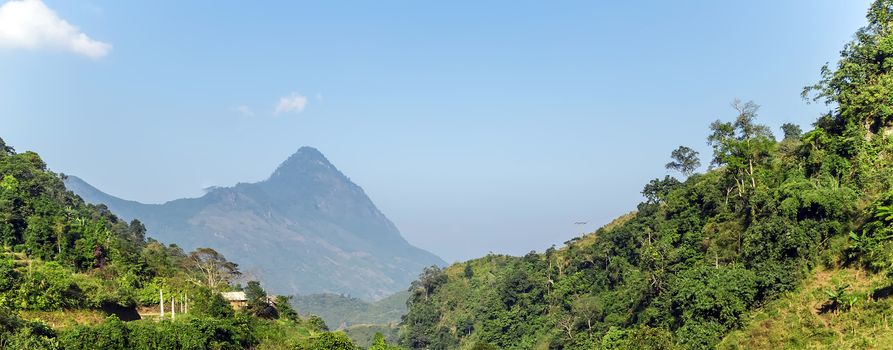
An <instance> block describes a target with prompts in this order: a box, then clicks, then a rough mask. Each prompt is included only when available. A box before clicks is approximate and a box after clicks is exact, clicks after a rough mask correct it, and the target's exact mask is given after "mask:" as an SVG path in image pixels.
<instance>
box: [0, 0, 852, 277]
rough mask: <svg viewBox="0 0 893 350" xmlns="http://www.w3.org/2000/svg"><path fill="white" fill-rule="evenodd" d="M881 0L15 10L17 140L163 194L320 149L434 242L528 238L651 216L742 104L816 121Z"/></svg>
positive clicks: (118, 4) (7, 72) (557, 238)
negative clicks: (672, 178) (712, 131)
mask: <svg viewBox="0 0 893 350" xmlns="http://www.w3.org/2000/svg"><path fill="white" fill-rule="evenodd" d="M29 1H32V3H31V5H34V3H33V2H34V1H36V0H29ZM868 3H869V1H842V0H841V1H805V0H804V1H746V2H745V1H738V2H730V1H721V2H720V1H680V2H668V1H643V2H636V3H635V4H634V3H633V2H619V1H613V2H607V1H605V2H594V1H561V2H557V1H548V2H546V1H539V2H538V1H486V2H482V1H468V2H465V1H444V2H421V1H376V2H371V1H370V2H340V1H318V2H297V1H294V2H284V3H261V2H235V1H213V2H212V1H151V2H149V1H85V2H80V1H50V0H47V1H45V2H44V3H43V4H45V5H44V6H45V7H46V8H47V9H49V10H50V11H52V12H53V13H54V15H55V16H56V20H58V21H62V20H64V21H66V23H68V24H70V27H64V26H62V29H64V30H63V31H61V32H60V31H59V30H56V31H52V33H51V34H52V35H49V34H48V35H44V36H31V37H22V36H21V35H19V34H21V33H20V32H15V31H13V29H16V28H18V27H16V26H18V25H20V24H19V23H18V22H20V20H22V19H23V18H24V17H23V16H22V15H18V14H20V12H11V13H13V15H7V16H6V17H3V14H2V13H3V12H2V8H0V137H3V138H4V139H5V140H6V141H7V143H9V144H11V145H13V146H15V147H16V149H17V150H20V151H23V150H34V151H36V152H38V153H40V154H41V155H42V156H43V157H44V159H45V160H46V161H47V162H48V163H49V164H50V166H51V167H52V168H53V169H54V170H56V171H59V172H64V173H70V174H76V175H78V176H81V177H83V178H84V179H85V180H87V181H88V182H90V183H92V184H93V185H95V186H97V187H99V188H100V189H102V190H104V191H106V192H109V193H111V194H114V195H117V196H120V197H123V198H127V199H134V200H139V201H143V202H164V201H167V200H171V199H176V198H179V197H191V196H198V195H200V194H201V193H202V188H204V187H207V186H212V185H221V186H227V185H233V184H235V183H237V182H252V181H258V180H262V179H264V178H266V177H267V176H268V175H269V174H270V173H271V172H272V170H273V169H274V168H275V167H276V166H277V165H278V164H279V163H280V162H281V161H283V160H284V159H285V158H287V157H288V156H289V155H290V154H291V153H293V152H294V151H296V150H297V149H298V148H299V147H301V146H304V145H310V146H314V147H317V148H319V149H320V150H321V151H322V152H323V153H324V154H326V156H327V157H328V158H329V159H330V160H331V161H332V162H333V163H334V164H335V165H336V166H338V167H339V168H340V169H341V170H342V171H343V172H344V173H345V174H347V175H348V176H349V177H351V178H352V179H353V180H354V181H355V182H357V183H358V184H359V185H360V186H362V187H363V188H364V189H365V190H366V192H367V193H368V194H369V195H370V197H372V199H373V201H375V202H376V204H377V205H378V206H379V208H380V209H381V210H382V211H383V212H384V213H385V214H386V215H387V216H388V217H390V218H391V220H393V221H394V222H395V223H396V224H397V226H398V227H399V228H400V229H401V230H402V232H403V234H404V236H406V237H407V239H409V240H410V241H411V242H413V243H414V244H416V245H418V246H420V247H423V248H426V249H428V250H431V251H433V252H434V253H436V254H439V255H441V256H442V257H443V258H444V259H446V260H448V261H455V260H462V259H468V258H473V257H476V256H480V255H483V254H486V253H487V252H489V251H492V252H497V253H509V254H523V253H525V252H527V251H530V250H539V251H542V250H544V249H545V248H547V247H548V246H550V245H552V244H559V245H560V244H561V243H562V242H564V241H566V240H567V239H569V238H571V237H574V236H576V235H579V234H580V233H581V232H582V231H591V230H594V229H595V228H597V227H598V226H599V225H601V224H604V223H606V222H608V221H610V220H611V218H613V217H616V216H617V215H620V214H623V213H625V212H628V211H630V210H633V209H634V208H635V205H636V203H638V202H639V201H640V199H641V196H640V195H639V191H640V190H641V188H642V186H643V185H644V184H645V183H646V182H647V181H648V180H649V179H652V178H655V177H662V176H664V175H665V174H666V173H667V172H666V171H665V170H664V168H663V164H664V163H666V162H667V161H668V155H669V153H670V151H671V150H672V149H673V148H675V147H676V146H678V145H682V144H684V145H689V146H692V147H694V148H696V149H698V150H700V151H701V155H702V158H704V159H706V158H707V157H709V149H708V148H707V146H706V144H705V137H706V134H707V125H708V124H709V123H710V122H711V121H713V120H715V119H717V118H731V117H732V116H733V113H732V111H731V109H730V108H729V107H728V105H729V102H730V101H731V100H732V99H734V98H736V97H738V98H741V99H744V100H754V101H756V102H757V103H758V104H760V105H762V109H761V120H762V122H764V123H766V124H769V125H770V126H772V127H773V128H777V127H778V126H780V125H781V124H782V123H784V122H795V123H799V124H801V125H803V126H804V127H807V126H808V125H809V124H810V123H811V122H812V121H813V120H814V119H815V118H816V117H817V116H818V115H819V114H820V113H821V112H823V111H825V110H827V108H828V107H826V106H823V105H815V104H813V105H808V104H806V103H805V102H803V101H802V100H801V99H800V97H799V93H800V91H801V89H802V87H803V86H804V85H807V84H811V83H813V82H815V81H816V80H817V79H818V72H819V68H820V67H821V65H822V64H823V63H824V62H827V61H832V62H833V61H835V60H836V57H837V54H838V52H839V51H840V49H841V48H842V47H843V44H844V43H845V42H846V41H848V40H849V39H850V38H851V36H852V33H853V32H854V31H855V30H856V29H857V28H859V27H860V26H862V25H863V24H864V22H865V19H864V13H865V11H866V9H867V7H868ZM0 4H2V5H0V6H4V7H6V6H7V5H10V4H11V3H3V2H2V1H0ZM7 9H8V8H7ZM35 11H36V10H35ZM27 13H29V14H31V12H27ZM36 15H42V16H47V14H46V13H42V12H41V13H38V14H36ZM36 15H35V16H36ZM4 18H5V20H4ZM4 21H6V23H3V22H4ZM54 23H57V24H58V22H54ZM75 27H76V28H75ZM10 28H12V29H10ZM28 28H30V27H28ZM28 28H26V29H28ZM54 28H55V27H54ZM56 29H58V28H56ZM29 30H46V28H44V27H40V28H37V29H34V28H30V29H29ZM4 33H5V34H4ZM10 33H13V34H10ZM16 33H18V34H16ZM60 33H61V34H60ZM26 34H28V33H26ZM80 34H83V35H86V36H87V38H89V39H87V40H88V41H85V40H84V38H83V37H80V36H79V35H80ZM4 36H5V37H4ZM78 38H80V39H78ZM29 40H30V41H29ZM77 40H81V41H77ZM73 43H74V44H73ZM575 221H588V222H589V224H588V225H586V226H576V225H574V224H573V223H574V222H575Z"/></svg>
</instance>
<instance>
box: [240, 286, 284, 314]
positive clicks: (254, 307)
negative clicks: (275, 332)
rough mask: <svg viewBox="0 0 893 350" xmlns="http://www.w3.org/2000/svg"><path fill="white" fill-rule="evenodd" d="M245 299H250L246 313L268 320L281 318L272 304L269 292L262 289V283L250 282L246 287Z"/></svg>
mask: <svg viewBox="0 0 893 350" xmlns="http://www.w3.org/2000/svg"><path fill="white" fill-rule="evenodd" d="M245 298H246V299H248V300H247V305H246V306H245V311H246V312H248V313H250V314H251V315H254V316H257V317H260V318H266V319H276V318H279V312H278V311H277V310H276V307H275V306H273V305H272V304H271V303H270V300H269V298H268V297H267V292H266V291H265V290H264V289H263V288H261V286H260V282H258V281H249V282H248V285H247V286H246V287H245Z"/></svg>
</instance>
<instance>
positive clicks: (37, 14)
mask: <svg viewBox="0 0 893 350" xmlns="http://www.w3.org/2000/svg"><path fill="white" fill-rule="evenodd" d="M4 47H5V48H12V49H29V50H38V49H55V50H67V51H71V52H74V53H77V54H81V55H84V56H87V57H90V58H100V57H104V56H105V55H108V53H109V51H111V50H112V45H111V44H107V43H104V42H101V41H96V40H93V39H91V38H90V37H88V36H87V34H84V33H83V32H81V31H80V29H78V28H77V27H75V26H73V25H71V24H69V23H68V22H66V21H65V20H64V19H61V18H59V16H57V15H56V12H54V11H53V10H52V9H50V8H49V7H47V6H46V5H45V4H44V3H43V2H42V1H40V0H12V1H9V2H6V3H5V4H3V5H0V48H4Z"/></svg>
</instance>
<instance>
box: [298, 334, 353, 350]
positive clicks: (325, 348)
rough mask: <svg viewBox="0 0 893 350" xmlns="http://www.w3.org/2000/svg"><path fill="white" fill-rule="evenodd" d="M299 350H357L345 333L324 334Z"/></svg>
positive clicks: (312, 339)
mask: <svg viewBox="0 0 893 350" xmlns="http://www.w3.org/2000/svg"><path fill="white" fill-rule="evenodd" d="M298 349H299V350H356V349H357V347H356V346H355V345H353V342H351V341H350V338H348V337H347V335H346V334H344V333H343V332H324V333H322V334H319V335H317V336H315V337H313V338H311V339H310V341H309V342H308V343H307V344H306V345H302V346H299V347H298Z"/></svg>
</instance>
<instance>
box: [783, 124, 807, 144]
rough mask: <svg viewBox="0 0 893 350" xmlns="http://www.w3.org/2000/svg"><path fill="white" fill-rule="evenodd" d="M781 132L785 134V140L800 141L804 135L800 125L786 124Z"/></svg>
mask: <svg viewBox="0 0 893 350" xmlns="http://www.w3.org/2000/svg"><path fill="white" fill-rule="evenodd" d="M781 131H782V132H783V133H784V140H799V139H800V136H802V135H803V129H801V128H800V125H797V124H794V123H784V124H782V125H781Z"/></svg>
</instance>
